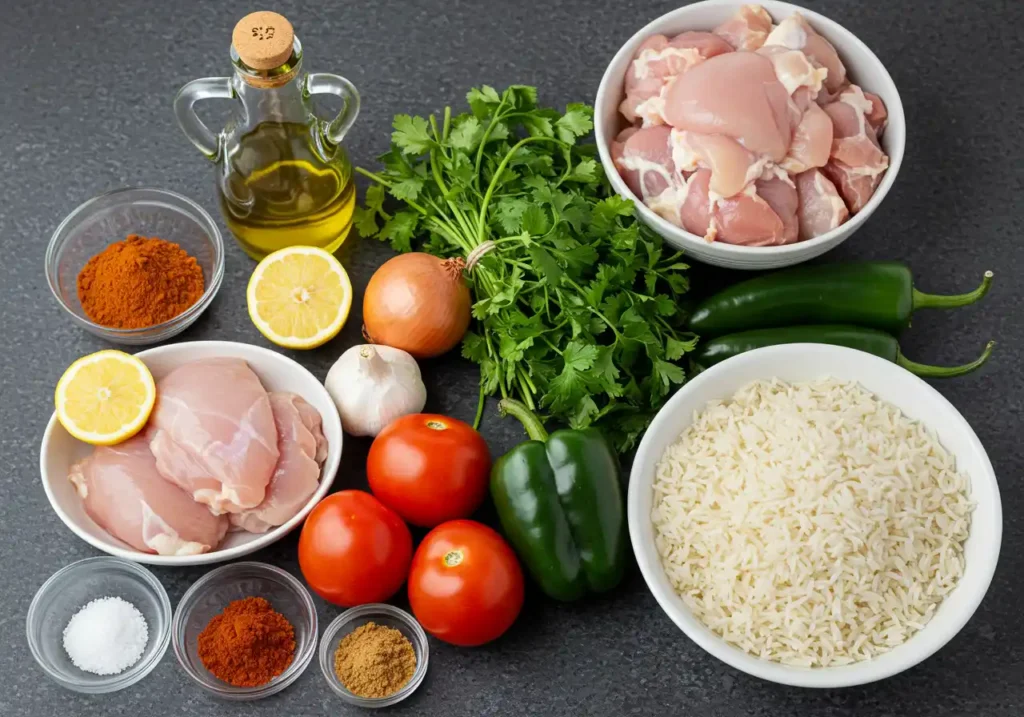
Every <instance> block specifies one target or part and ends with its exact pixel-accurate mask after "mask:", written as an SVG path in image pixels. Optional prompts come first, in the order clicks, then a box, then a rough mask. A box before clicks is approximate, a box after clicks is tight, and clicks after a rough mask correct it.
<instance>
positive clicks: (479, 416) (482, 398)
mask: <svg viewBox="0 0 1024 717" xmlns="http://www.w3.org/2000/svg"><path fill="white" fill-rule="evenodd" d="M479 394H480V395H479V396H477V399H476V417H475V418H474V419H473V430H474V431H476V430H479V429H480V421H481V420H483V417H484V404H485V402H486V401H487V394H486V393H484V377H483V376H481V377H480V391H479Z"/></svg>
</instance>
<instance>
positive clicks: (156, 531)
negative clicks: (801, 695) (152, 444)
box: [68, 436, 228, 555]
mask: <svg viewBox="0 0 1024 717" xmlns="http://www.w3.org/2000/svg"><path fill="white" fill-rule="evenodd" d="M68 479H69V480H70V481H71V482H72V483H74V484H75V487H76V489H77V490H78V494H79V496H81V498H82V503H83V505H84V506H85V512H86V513H88V514H89V517H90V518H92V519H93V520H94V521H96V523H97V524H98V525H99V526H100V527H102V528H103V529H104V530H106V531H107V532H108V533H110V534H111V535H113V536H114V537H115V538H118V539H120V540H123V541H124V542H126V543H128V545H130V546H132V547H133V548H135V549H136V550H141V551H142V552H144V553H157V554H159V555H197V554H199V553H205V552H207V551H209V550H212V549H213V548H215V547H217V545H218V544H219V543H220V541H221V539H222V538H223V537H224V533H225V532H226V531H227V529H228V520H227V518H226V517H224V516H216V515H213V514H212V513H211V512H210V511H209V510H208V509H207V508H206V506H204V505H200V504H199V503H196V502H195V501H193V500H192V496H190V495H189V494H188V493H186V492H185V491H183V490H182V489H181V488H179V487H178V486H176V485H174V484H172V483H170V482H169V481H167V480H166V479H165V478H163V477H162V476H161V475H160V473H159V472H158V471H157V467H156V459H155V458H154V457H153V453H152V452H151V451H150V450H149V443H148V441H147V440H146V439H145V438H144V437H142V436H136V437H134V438H131V439H129V440H127V441H125V442H124V443H121V444H119V445H116V446H101V447H98V448H96V450H94V451H93V453H92V455H91V456H89V457H88V458H85V459H84V460H81V461H79V462H78V463H75V464H74V465H73V466H72V467H71V471H70V473H69V474H68Z"/></svg>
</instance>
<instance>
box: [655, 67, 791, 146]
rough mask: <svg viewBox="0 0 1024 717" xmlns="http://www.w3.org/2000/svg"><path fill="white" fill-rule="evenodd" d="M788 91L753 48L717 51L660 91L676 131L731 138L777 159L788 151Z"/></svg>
mask: <svg viewBox="0 0 1024 717" xmlns="http://www.w3.org/2000/svg"><path fill="white" fill-rule="evenodd" d="M788 102H789V94H788V93H787V92H786V88H785V87H783V86H782V83H781V82H779V80H778V78H777V77H776V76H775V69H774V67H773V66H772V63H771V61H770V60H768V59H767V58H765V57H762V56H761V55H758V54H756V53H753V52H730V53H727V54H725V55H718V56H717V57H713V58H711V59H710V60H706V61H705V62H702V63H701V64H699V65H697V66H696V67H693V68H691V69H690V71H689V72H687V73H686V74H683V75H680V76H679V77H677V78H676V79H675V81H673V82H672V84H670V85H669V86H668V89H667V90H666V93H665V120H666V121H667V122H668V124H670V125H672V126H673V127H675V128H677V129H682V130H689V131H691V132H700V133H702V134H722V135H725V136H727V137H732V138H733V139H735V140H736V141H737V142H739V143H740V144H742V145H743V146H744V147H745V148H746V149H748V150H750V151H751V152H753V153H755V154H763V155H766V156H767V157H768V158H769V159H771V160H772V161H775V162H781V161H782V159H783V157H785V156H786V151H787V150H788V149H789V141H790V123H789V110H788V107H787V104H788Z"/></svg>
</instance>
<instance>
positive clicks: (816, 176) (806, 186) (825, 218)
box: [796, 169, 850, 240]
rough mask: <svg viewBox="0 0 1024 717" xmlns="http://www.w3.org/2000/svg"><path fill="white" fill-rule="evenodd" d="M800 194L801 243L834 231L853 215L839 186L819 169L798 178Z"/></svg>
mask: <svg viewBox="0 0 1024 717" xmlns="http://www.w3.org/2000/svg"><path fill="white" fill-rule="evenodd" d="M796 191H797V195H799V197H800V205H799V208H798V210H797V217H798V218H799V220H800V239H801V240H806V239H813V238H814V237H816V236H821V235H822V234H824V233H825V232H830V231H832V230H833V229H835V228H836V227H837V226H839V225H840V224H842V223H843V222H845V221H846V219H847V217H849V216H850V212H849V211H848V210H847V209H846V205H845V204H844V203H843V200H842V199H841V198H840V197H839V192H837V191H836V188H835V185H834V184H832V182H830V181H829V179H828V177H826V176H825V175H824V174H822V173H821V172H819V171H818V170H817V169H812V170H810V171H807V172H804V173H803V174H800V175H797V178H796Z"/></svg>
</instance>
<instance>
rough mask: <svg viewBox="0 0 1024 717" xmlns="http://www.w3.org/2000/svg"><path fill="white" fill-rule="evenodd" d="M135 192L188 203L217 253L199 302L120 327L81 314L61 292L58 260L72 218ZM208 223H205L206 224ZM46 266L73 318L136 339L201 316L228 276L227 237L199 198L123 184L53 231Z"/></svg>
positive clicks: (83, 206) (56, 292) (104, 331)
mask: <svg viewBox="0 0 1024 717" xmlns="http://www.w3.org/2000/svg"><path fill="white" fill-rule="evenodd" d="M131 192H152V193H154V194H157V195H164V196H165V197H171V198H173V199H176V200H178V201H180V202H182V203H184V204H185V205H186V206H187V207H188V212H183V213H184V214H185V216H188V217H189V219H191V220H193V221H194V222H195V223H196V224H198V225H200V226H201V227H202V228H203V229H204V230H208V231H206V233H207V236H209V237H210V239H211V241H212V243H213V246H214V257H213V277H212V278H211V279H210V281H209V282H208V283H207V285H206V288H205V289H204V291H203V295H202V296H200V297H199V300H198V301H196V303H194V304H192V306H190V307H189V308H187V309H186V310H185V311H183V312H182V313H180V314H178V315H177V316H175V317H174V318H171V319H168V320H167V321H164V322H161V323H159V324H153V325H152V326H143V327H140V328H136V329H118V328H114V327H111V326H103V325H102V324H97V323H96V322H94V321H91V320H90V319H88V318H87V317H85V316H79V315H78V314H77V313H75V311H74V310H73V309H72V308H71V307H70V306H68V304H67V302H66V301H64V298H63V297H62V296H61V295H60V287H58V286H57V280H56V272H57V267H56V262H57V252H58V249H59V247H60V245H61V244H63V243H64V242H63V241H61V240H62V239H64V238H65V237H64V236H63V235H64V234H65V233H66V231H67V227H68V225H69V224H71V222H72V221H74V220H75V219H77V218H79V217H80V216H81V215H84V214H87V213H88V212H89V211H90V210H94V209H95V205H96V204H98V203H100V202H101V201H103V200H106V199H109V198H111V197H114V198H116V197H117V196H118V195H121V194H128V193H131ZM127 203H128V204H131V203H132V202H131V201H129V202H127ZM189 212H192V213H193V214H189ZM204 225H205V226H204ZM44 263H45V268H46V283H47V284H48V285H49V287H50V293H51V294H53V297H54V298H55V299H56V300H57V303H59V304H60V305H61V307H62V308H63V309H64V310H65V311H66V312H67V313H68V314H69V315H70V316H71V318H72V319H73V320H74V321H75V322H76V323H77V324H79V325H80V326H82V327H83V328H86V329H89V330H92V331H95V332H100V333H102V334H106V335H108V336H110V337H111V338H112V339H113V340H115V341H116V340H118V339H128V340H130V339H134V338H145V337H148V336H149V335H150V334H158V333H161V332H163V331H167V330H172V329H175V328H177V327H178V326H181V325H182V324H188V323H191V322H192V321H193V320H195V319H196V318H198V317H199V314H201V313H203V311H205V310H206V308H207V307H208V306H209V305H210V302H212V301H213V297H214V296H216V294H217V291H218V289H220V285H221V282H222V281H223V279H224V237H223V236H222V235H221V233H220V229H219V228H218V227H217V223H216V222H215V221H214V220H213V217H211V216H210V214H209V212H207V211H206V210H205V209H203V208H202V207H201V206H199V204H197V203H196V202H195V201H193V200H191V199H189V198H188V197H186V196H185V195H183V194H178V193H177V192H172V191H171V190H169V189H158V188H155V187H122V188H120V189H112V190H110V191H109V192H103V193H102V194H97V195H96V196H95V197H92V198H91V199H87V200H86V201H84V202H82V203H81V204H79V205H78V206H77V207H75V208H74V209H73V210H71V212H70V213H69V214H68V215H67V216H66V217H64V219H62V220H61V222H60V224H58V225H57V228H56V229H54V231H53V234H52V235H51V236H50V242H49V244H48V245H47V247H46V256H45V259H44Z"/></svg>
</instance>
